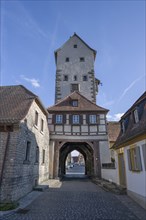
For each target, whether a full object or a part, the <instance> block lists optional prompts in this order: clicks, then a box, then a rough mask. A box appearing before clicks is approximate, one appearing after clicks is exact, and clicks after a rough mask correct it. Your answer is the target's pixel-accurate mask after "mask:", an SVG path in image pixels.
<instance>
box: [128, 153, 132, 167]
mask: <svg viewBox="0 0 146 220" xmlns="http://www.w3.org/2000/svg"><path fill="white" fill-rule="evenodd" d="M127 158H128V166H129V170H132V164H131V155H130V149H128V150H127Z"/></svg>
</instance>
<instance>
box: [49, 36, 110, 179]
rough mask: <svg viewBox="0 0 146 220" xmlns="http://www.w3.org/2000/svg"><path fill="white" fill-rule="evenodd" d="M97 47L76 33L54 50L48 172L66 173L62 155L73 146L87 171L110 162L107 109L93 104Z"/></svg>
mask: <svg viewBox="0 0 146 220" xmlns="http://www.w3.org/2000/svg"><path fill="white" fill-rule="evenodd" d="M95 57H96V51H95V50H94V49H92V48H91V47H90V46H88V45H87V44H86V43H85V42H84V41H83V40H82V39H81V38H80V37H79V36H78V35H77V34H76V33H74V35H73V36H72V37H70V38H69V40H68V41H67V42H66V43H65V44H63V46H62V47H60V48H59V49H58V50H56V51H55V62H56V87H55V103H56V104H55V105H54V106H52V107H50V108H48V112H49V120H48V123H49V130H50V154H49V155H50V173H51V177H52V178H54V177H58V176H61V175H63V174H64V173H65V159H66V157H67V154H68V153H69V152H71V151H72V150H73V149H76V150H78V151H79V152H81V153H82V154H83V156H84V158H85V163H86V174H87V175H89V176H92V175H95V176H98V177H100V176H101V165H102V163H108V162H109V163H110V157H109V149H108V137H107V128H106V114H107V112H108V110H107V109H104V108H102V107H100V106H98V105H96V104H95V103H96V94H97V92H98V84H99V83H100V81H99V80H98V79H96V78H95V71H94V61H95Z"/></svg>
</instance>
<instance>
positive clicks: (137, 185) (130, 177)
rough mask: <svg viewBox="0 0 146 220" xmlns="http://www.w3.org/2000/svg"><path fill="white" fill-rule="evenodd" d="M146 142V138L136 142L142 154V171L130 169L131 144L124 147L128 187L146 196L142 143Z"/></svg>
mask: <svg viewBox="0 0 146 220" xmlns="http://www.w3.org/2000/svg"><path fill="white" fill-rule="evenodd" d="M145 143H146V140H143V141H139V142H136V143H135V144H136V145H137V146H139V147H140V154H141V161H142V171H140V172H133V171H130V170H129V167H128V160H127V150H128V149H129V146H127V147H125V148H124V156H125V168H126V179H127V189H128V190H130V191H133V192H135V193H137V194H139V195H141V196H144V197H146V171H145V167H144V158H143V154H142V145H143V144H145Z"/></svg>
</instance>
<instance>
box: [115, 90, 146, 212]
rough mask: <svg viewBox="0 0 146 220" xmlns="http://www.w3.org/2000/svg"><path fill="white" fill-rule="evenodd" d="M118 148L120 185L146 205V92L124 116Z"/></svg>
mask: <svg viewBox="0 0 146 220" xmlns="http://www.w3.org/2000/svg"><path fill="white" fill-rule="evenodd" d="M120 123H121V130H120V134H119V136H118V138H117V140H116V142H115V144H114V146H113V149H114V150H115V151H116V155H117V162H118V171H119V184H120V185H121V186H125V187H126V188H127V193H128V195H129V196H131V197H132V198H133V199H134V200H135V201H136V202H138V203H139V204H140V205H141V206H143V207H144V208H146V92H144V93H143V95H142V96H141V97H140V98H139V99H138V100H137V101H136V102H135V103H134V104H133V105H132V106H131V108H130V109H129V110H128V111H127V112H126V113H125V114H124V115H123V116H122V118H121V120H120Z"/></svg>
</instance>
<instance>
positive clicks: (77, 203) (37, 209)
mask: <svg viewBox="0 0 146 220" xmlns="http://www.w3.org/2000/svg"><path fill="white" fill-rule="evenodd" d="M49 185H50V188H49V189H48V190H46V191H45V192H43V193H41V194H40V195H39V196H38V197H37V198H36V199H35V200H34V201H33V202H32V203H31V204H30V205H28V206H27V207H25V209H22V210H17V211H15V212H13V213H11V214H9V215H5V216H3V217H1V218H0V219H1V220H51V219H52V220H55V219H56V220H61V219H62V220H78V219H87V220H94V219H95V220H96V219H97V220H102V219H106V220H112V219H113V220H138V219H143V220H144V219H145V214H146V212H145V211H144V209H142V208H141V207H139V206H138V205H136V203H134V202H133V201H132V200H130V199H129V198H128V197H127V196H120V195H119V196H117V195H114V194H112V193H110V192H105V191H103V190H102V189H101V188H100V187H99V186H97V185H95V184H93V183H92V182H91V181H90V180H88V179H78V180H75V179H68V180H67V179H65V180H64V181H62V182H59V181H56V182H55V183H52V184H49ZM128 206H129V207H128ZM138 216H139V217H138Z"/></svg>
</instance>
